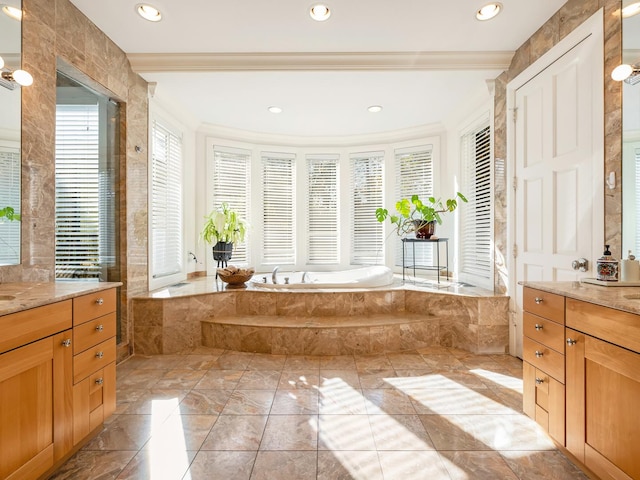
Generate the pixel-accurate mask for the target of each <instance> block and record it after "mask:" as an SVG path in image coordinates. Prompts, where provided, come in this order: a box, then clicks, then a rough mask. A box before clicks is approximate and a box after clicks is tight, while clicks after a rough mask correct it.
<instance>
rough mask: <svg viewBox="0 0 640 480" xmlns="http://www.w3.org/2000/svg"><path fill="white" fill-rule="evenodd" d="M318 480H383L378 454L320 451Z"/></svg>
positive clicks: (369, 452)
mask: <svg viewBox="0 0 640 480" xmlns="http://www.w3.org/2000/svg"><path fill="white" fill-rule="evenodd" d="M317 480H383V476H382V468H381V467H380V461H379V460H378V453H377V452H371V451H351V452H350V451H344V450H341V451H335V452H327V451H319V452H318V477H317Z"/></svg>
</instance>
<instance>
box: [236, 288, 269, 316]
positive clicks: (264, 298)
mask: <svg viewBox="0 0 640 480" xmlns="http://www.w3.org/2000/svg"><path fill="white" fill-rule="evenodd" d="M238 293H240V294H241V295H239V296H238V298H237V299H236V312H237V313H238V315H276V295H277V294H274V293H271V292H238Z"/></svg>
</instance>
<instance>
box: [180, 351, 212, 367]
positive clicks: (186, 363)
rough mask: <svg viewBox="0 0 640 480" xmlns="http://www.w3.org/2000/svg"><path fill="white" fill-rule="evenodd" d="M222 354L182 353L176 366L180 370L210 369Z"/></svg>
mask: <svg viewBox="0 0 640 480" xmlns="http://www.w3.org/2000/svg"><path fill="white" fill-rule="evenodd" d="M219 356H220V355H219V354H218V355H180V357H179V358H178V360H177V361H176V363H175V368H177V369H180V370H209V369H210V368H213V367H214V366H215V363H216V360H217V359H218V357H219Z"/></svg>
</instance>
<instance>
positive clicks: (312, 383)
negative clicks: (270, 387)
mask: <svg viewBox="0 0 640 480" xmlns="http://www.w3.org/2000/svg"><path fill="white" fill-rule="evenodd" d="M319 383H320V374H319V369H318V370H317V371H316V370H309V369H304V370H283V372H282V375H280V382H279V383H278V389H287V390H295V389H299V388H311V389H314V390H315V389H317V388H318V385H319Z"/></svg>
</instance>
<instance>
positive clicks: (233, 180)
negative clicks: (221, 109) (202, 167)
mask: <svg viewBox="0 0 640 480" xmlns="http://www.w3.org/2000/svg"><path fill="white" fill-rule="evenodd" d="M250 178H251V152H250V151H248V150H242V149H235V148H226V147H218V146H216V147H214V150H213V176H212V179H211V187H212V196H211V203H210V204H209V209H208V211H207V213H209V212H210V211H211V210H214V209H217V208H219V207H220V205H222V203H223V202H227V203H228V204H229V206H230V207H231V208H232V209H233V210H235V211H236V212H238V215H240V216H241V217H242V218H245V219H248V218H249V217H248V213H249V205H250V204H251V198H250V192H251V189H250V182H249V179H250ZM248 237H249V233H247V236H246V238H245V241H244V242H243V243H241V244H239V245H235V244H234V245H233V264H234V265H245V266H246V265H248V264H249V259H250V252H249V251H248V249H247V243H248V242H247V240H248Z"/></svg>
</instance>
